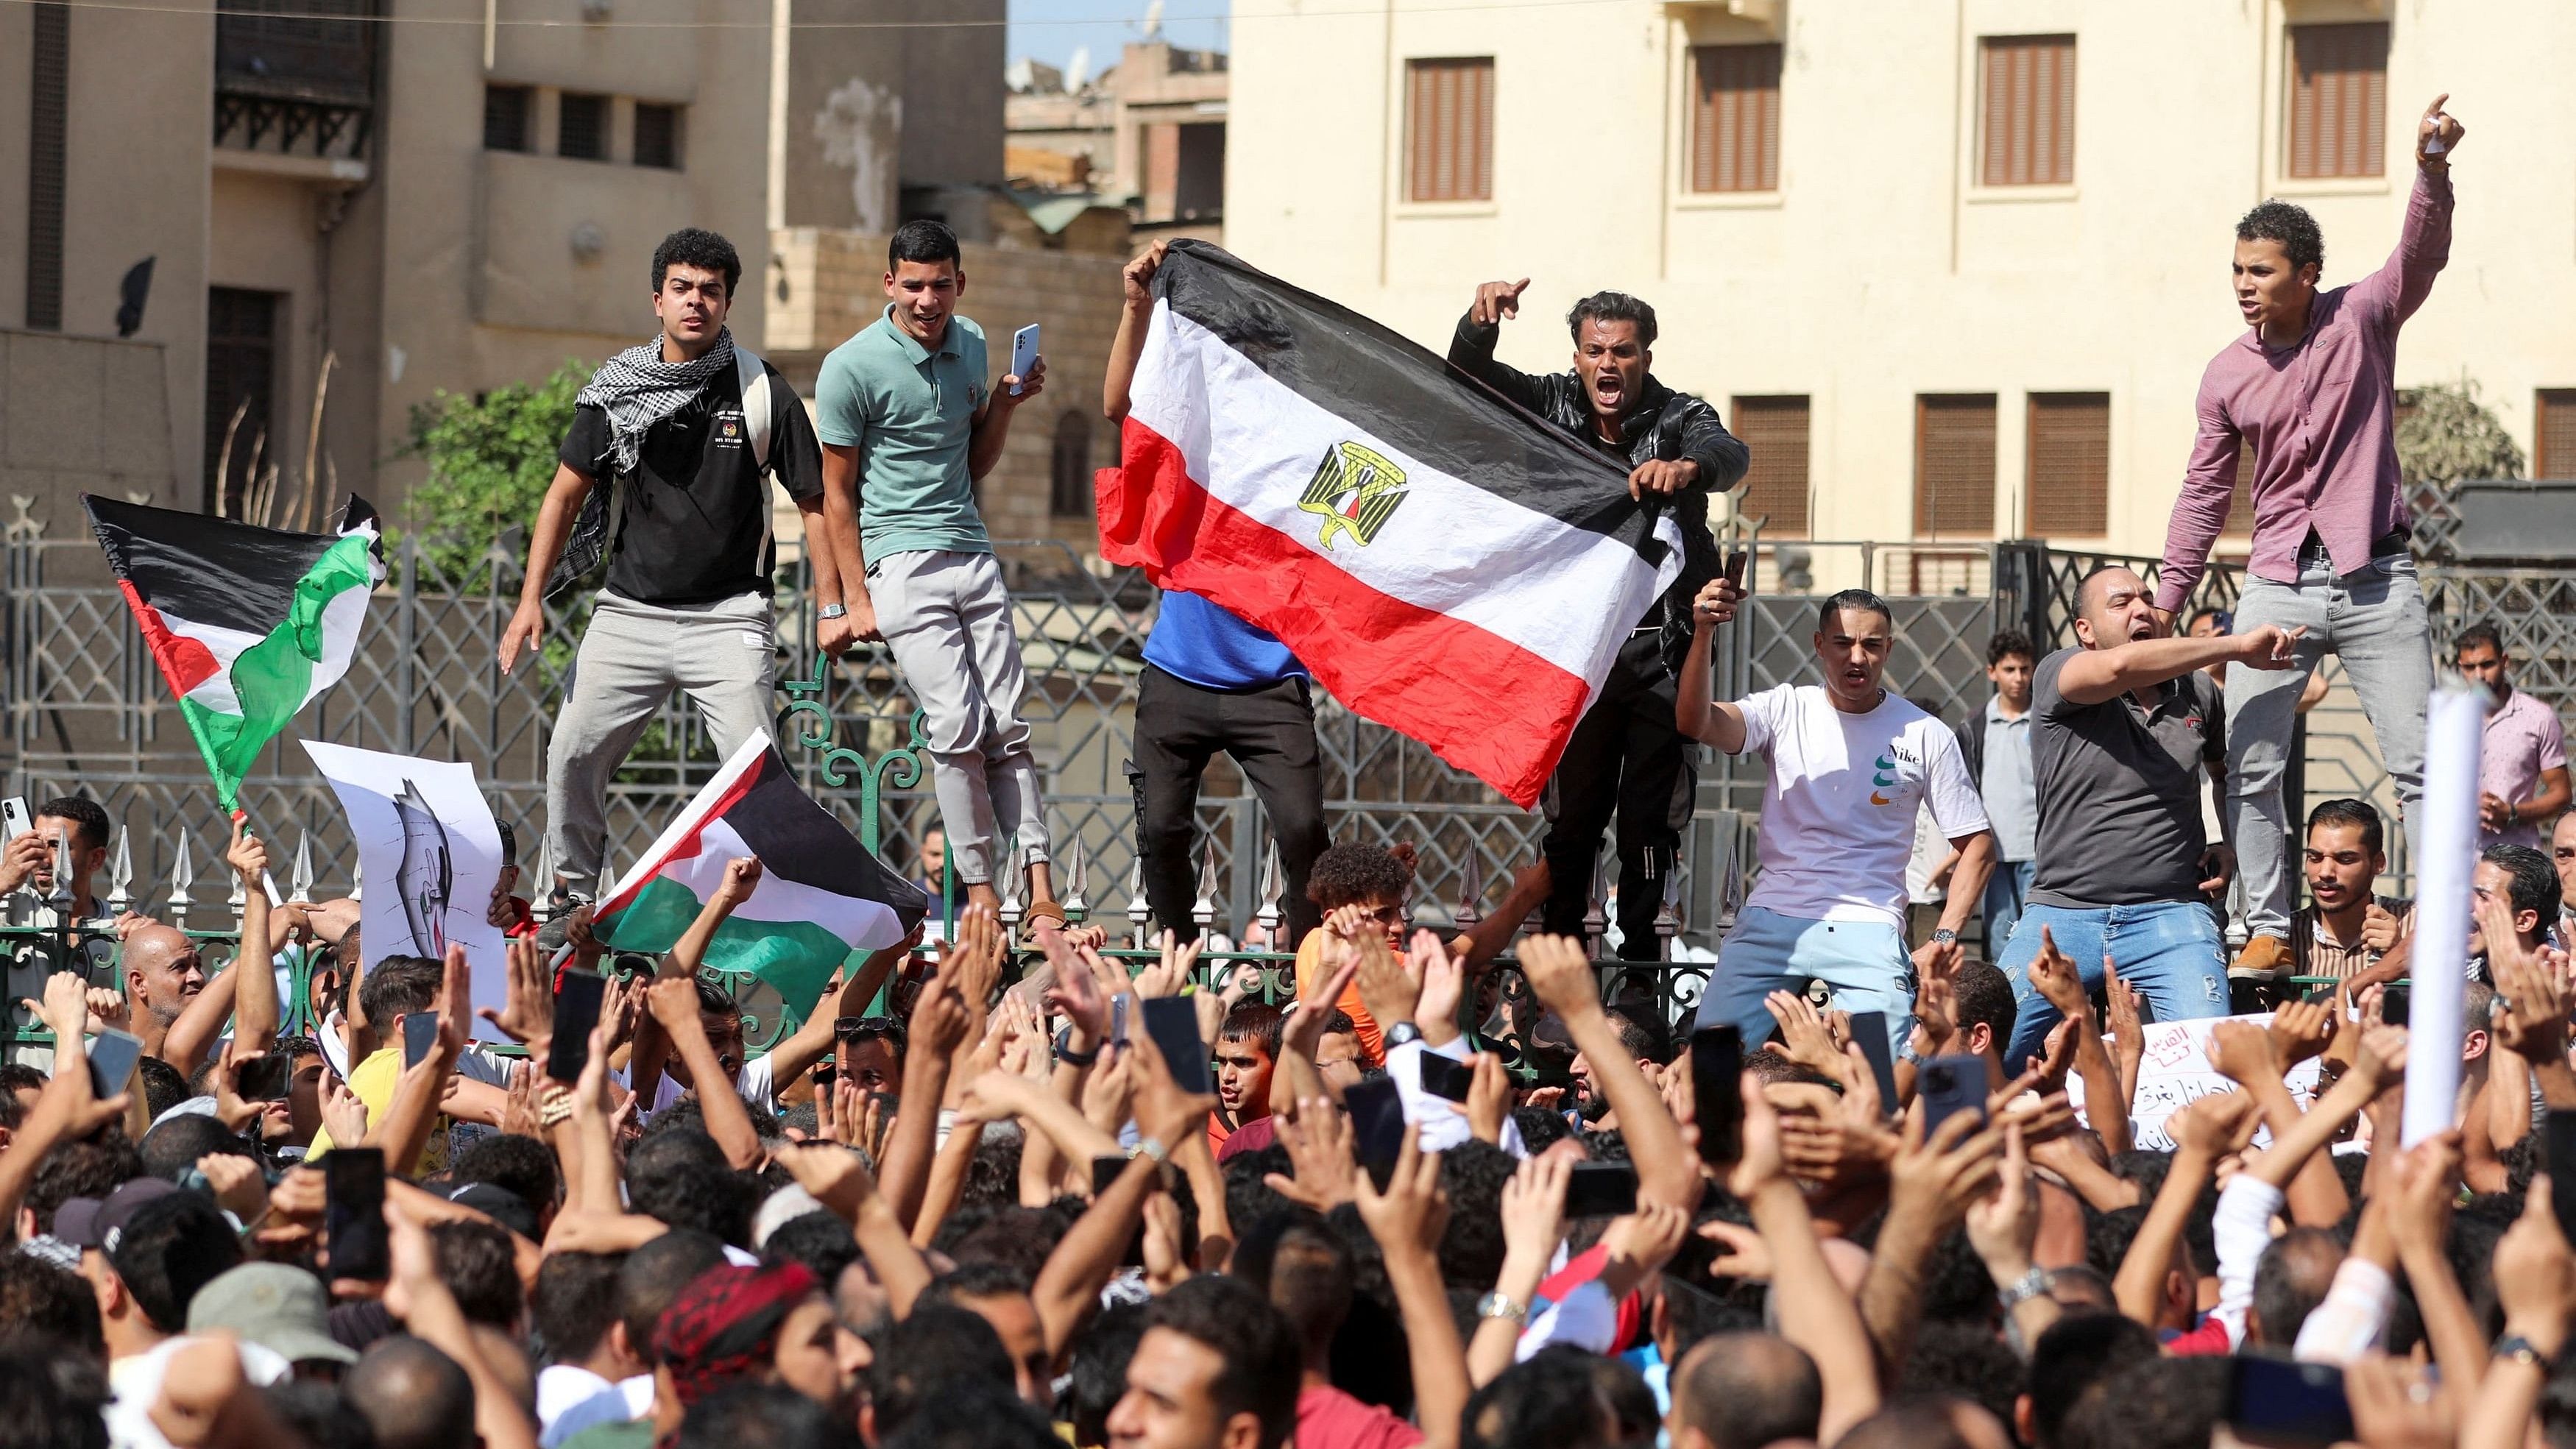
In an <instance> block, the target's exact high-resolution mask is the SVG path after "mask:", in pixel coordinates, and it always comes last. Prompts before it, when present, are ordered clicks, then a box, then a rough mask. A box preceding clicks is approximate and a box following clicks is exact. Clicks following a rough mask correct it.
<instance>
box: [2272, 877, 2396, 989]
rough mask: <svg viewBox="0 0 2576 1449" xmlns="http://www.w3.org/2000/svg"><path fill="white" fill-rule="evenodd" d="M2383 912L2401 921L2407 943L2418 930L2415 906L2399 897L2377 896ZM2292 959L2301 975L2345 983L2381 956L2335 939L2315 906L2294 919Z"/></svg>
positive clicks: (2291, 942)
mask: <svg viewBox="0 0 2576 1449" xmlns="http://www.w3.org/2000/svg"><path fill="white" fill-rule="evenodd" d="M2371 900H2372V902H2373V903H2374V904H2376V905H2377V906H2378V907H2379V908H2380V909H2381V910H2383V911H2386V912H2388V913H2389V914H2390V915H2392V916H2395V917H2396V918H2397V939H2398V940H2401V941H2403V940H2405V939H2406V938H2407V937H2408V936H2410V935H2413V934H2414V931H2415V903H2414V902H2413V901H2410V900H2405V899H2403V898H2401V897H2398V896H2373V897H2371ZM2290 959H2291V960H2292V961H2293V962H2295V963H2297V968H2298V969H2297V971H2296V973H2295V974H2297V975H2300V976H2331V977H2333V978H2334V979H2336V980H2337V981H2342V980H2345V979H2347V978H2350V977H2352V976H2356V975H2358V974H2360V972H2361V971H2362V970H2363V968H2365V967H2368V966H2370V965H2372V964H2374V963H2376V962H2377V961H2378V960H2379V953H2378V952H2377V951H2374V950H2372V949H2370V948H2369V947H2367V946H2365V945H2363V944H2361V943H2360V942H2359V941H2355V942H2353V943H2352V944H2351V945H2348V946H2347V945H2345V944H2344V943H2342V942H2340V941H2337V940H2336V939H2334V934H2333V931H2332V930H2331V928H2329V927H2328V926H2327V925H2326V923H2325V917H2324V916H2323V915H2322V914H2320V913H2319V912H2318V910H2317V908H2316V907H2315V906H2309V907H2307V908H2305V909H2304V910H2301V911H2300V912H2299V913H2298V914H2297V915H2296V916H2293V917H2291V918H2290Z"/></svg>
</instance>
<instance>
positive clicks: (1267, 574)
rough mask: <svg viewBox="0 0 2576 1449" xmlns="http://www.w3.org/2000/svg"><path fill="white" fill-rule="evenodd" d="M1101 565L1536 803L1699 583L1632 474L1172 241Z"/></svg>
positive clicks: (1300, 297)
mask: <svg viewBox="0 0 2576 1449" xmlns="http://www.w3.org/2000/svg"><path fill="white" fill-rule="evenodd" d="M1154 294H1155V295H1154V316H1153V323H1152V327H1151V330H1150V331H1148V332H1147V334H1146V338H1145V347H1144V352H1143V355H1142V357H1141V358H1140V359H1139V361H1138V363H1137V368H1136V380H1135V384H1134V387H1133V388H1132V389H1131V393H1130V396H1131V398H1132V404H1131V409H1130V411H1129V413H1128V415H1127V421H1126V426H1125V436H1124V438H1123V439H1122V443H1121V461H1120V464H1119V466H1118V467H1116V468H1111V469H1105V470H1103V471H1102V472H1101V474H1100V476H1099V479H1098V491H1099V504H1100V551H1101V554H1102V555H1103V556H1104V557H1106V558H1108V559H1109V560H1111V561H1112V562H1116V563H1122V564H1132V565H1135V566H1136V567H1138V568H1141V569H1143V570H1144V572H1145V574H1146V576H1147V577H1148V578H1150V579H1151V580H1153V582H1154V583H1156V584H1157V585H1159V586H1161V587H1163V588H1166V589H1179V590H1183V591H1185V592H1188V593H1193V594H1198V595H1201V596H1203V597H1205V598H1207V599H1209V600H1212V601H1213V602H1215V603H1217V604H1220V605H1222V606H1224V607H1225V608H1226V609H1228V610H1230V611H1231V612H1233V613H1234V614H1236V615H1238V616H1239V617H1241V618H1243V619H1246V620H1248V621H1250V622H1251V623H1253V624H1256V625H1259V626H1260V627H1261V628H1263V629H1267V630H1268V631H1270V632H1271V633H1272V634H1275V635H1277V636H1278V637H1279V639H1280V641H1281V642H1283V643H1285V644H1286V645H1288V646H1289V647H1290V648H1291V649H1293V650H1295V651H1296V654H1297V657H1298V658H1299V659H1300V660H1302V661H1303V662H1304V663H1305V665H1306V667H1307V668H1308V669H1310V670H1312V671H1313V672H1314V675H1315V678H1316V679H1317V680H1318V681H1319V682H1320V683H1322V684H1323V686H1324V687H1325V688H1326V689H1328V690H1330V691H1331V692H1332V694H1333V696H1334V698H1336V699H1339V700H1340V701H1342V702H1343V703H1344V704H1345V705H1348V706H1349V707H1350V708H1351V709H1353V710H1355V711H1357V712H1358V713H1360V714H1362V715H1364V716H1366V717H1368V718H1370V719H1373V720H1376V721H1378V722H1379V723H1381V724H1384V725H1387V726H1389V727H1391V728H1393V729H1396V730H1399V731H1401V732H1403V733H1404V734H1407V735H1410V736H1412V737H1413V738H1415V739H1417V740H1420V741H1422V742H1423V743H1424V744H1426V745H1428V746H1430V748H1431V749H1432V750H1433V751H1435V752H1436V753H1438V754H1439V756H1440V757H1441V758H1442V759H1444V760H1447V761H1448V762H1449V763H1451V764H1453V765H1456V766H1458V767H1459V768H1460V769H1463V770H1467V771H1470V772H1472V773H1474V774H1475V775H1476V776H1477V777H1478V778H1480V779H1482V780H1484V781H1485V782H1486V783H1487V784H1489V785H1492V786H1493V787H1494V788H1495V789H1496V790H1499V791H1501V792H1502V793H1503V794H1504V795H1506V796H1508V797H1510V798H1511V799H1512V800H1513V801H1515V802H1517V803H1519V804H1520V805H1522V806H1523V807H1527V806H1528V805H1530V804H1531V803H1532V802H1534V801H1535V800H1536V799H1537V798H1538V795H1539V791H1540V789H1541V787H1543V786H1544V785H1545V784H1546V783H1547V777H1548V774H1549V772H1550V771H1552V770H1553V769H1555V767H1556V761H1557V757H1558V756H1559V755H1561V754H1562V753H1564V750H1565V742H1566V739H1567V738H1568V736H1570V735H1571V734H1572V733H1573V731H1574V726H1575V722H1576V721H1578V720H1579V719H1581V718H1582V717H1583V711H1584V709H1585V707H1586V706H1587V705H1588V704H1589V703H1590V702H1591V700H1592V697H1593V696H1594V694H1595V693H1597V692H1598V691H1599V689H1600V687H1601V682H1602V680H1603V679H1604V678H1606V677H1607V676H1608V674H1609V671H1610V665H1611V662H1612V660H1613V659H1614V658H1615V657H1616V655H1617V654H1618V650H1619V646H1620V644H1621V642H1622V641H1623V640H1624V639H1625V638H1626V637H1627V635H1628V632H1629V630H1631V629H1632V628H1634V627H1635V625H1636V623H1637V620H1638V619H1639V618H1641V617H1642V616H1644V614H1645V613H1646V611H1647V609H1648V608H1649V607H1650V606H1651V605H1652V604H1653V603H1654V601H1655V599H1656V598H1657V597H1658V596H1659V595H1660V594H1661V593H1662V591H1663V590H1664V589H1665V588H1666V587H1667V586H1669V585H1670V584H1671V582H1672V580H1673V579H1674V577H1675V576H1676V574H1677V573H1678V572H1679V570H1680V566H1681V534H1680V531H1679V528H1678V527H1677V526H1676V525H1675V524H1674V523H1673V522H1672V520H1671V519H1670V518H1669V517H1668V516H1666V515H1664V514H1663V513H1662V511H1661V510H1652V509H1648V508H1645V507H1642V506H1640V505H1639V504H1637V503H1635V502H1632V501H1631V500H1630V499H1629V497H1628V494H1627V489H1626V483H1625V470H1624V469H1622V468H1619V467H1617V466H1616V465H1614V464H1613V463H1612V462H1611V461H1610V460H1608V459H1606V458H1604V457H1603V456H1601V455H1600V454H1598V453H1596V452H1594V451H1592V450H1591V449H1589V448H1587V447H1585V446H1584V445H1583V444H1581V443H1580V442H1578V441H1577V440H1575V439H1574V438H1572V437H1570V436H1568V435H1566V434H1565V433H1564V432H1562V431H1560V430H1558V429H1556V428H1553V427H1551V426H1549V425H1548V424H1547V423H1546V422H1545V421H1544V420H1543V419H1540V418H1538V417H1536V416H1534V415H1532V414H1530V413H1528V412H1526V411H1524V410H1522V409H1520V408H1518V407H1515V406H1513V405H1512V404H1511V403H1509V402H1506V401H1505V400H1504V399H1502V398H1501V397H1499V396H1497V395H1496V394H1494V393H1493V392H1492V391H1490V390H1489V389H1487V388H1485V387H1483V386H1482V385H1481V384H1478V383H1476V382H1475V381H1473V380H1471V379H1469V378H1467V377H1465V376H1464V375H1462V374H1460V373H1459V372H1457V371H1455V370H1454V369H1451V368H1450V367H1449V366H1448V364H1447V363H1446V362H1445V361H1443V360H1442V359H1441V358H1440V357H1438V356H1436V355H1435V354H1433V353H1431V352H1429V351H1427V350H1425V349H1424V348H1422V347H1420V346H1418V345H1416V344H1414V343H1412V342H1409V341H1407V340H1405V339H1404V338H1402V337H1400V336H1398V335H1396V334H1395V333H1394V332H1391V331H1389V330H1388V329H1386V328H1384V327H1381V326H1379V325H1378V324H1376V323H1374V322H1372V321H1370V320H1368V319H1367V318H1365V317H1362V316H1360V315H1358V314H1357V313H1355V312H1352V311H1350V310H1349V309H1347V308H1344V307H1341V306H1338V305H1336V304H1334V303H1332V302H1329V301H1326V300H1325V299H1323V298H1321V297H1317V296H1315V295H1313V294H1312V293H1308V292H1303V291H1300V290H1298V289H1297V288H1295V287H1291V286H1289V285H1287V284H1286V283H1284V282H1281V281H1279V280H1278V279H1276V278H1274V277H1268V276H1264V275H1263V274H1261V273H1260V272H1257V271H1254V270H1253V269H1252V268H1250V267H1248V266H1246V265H1244V264H1243V263H1242V262H1241V261H1239V260H1237V259H1235V258H1234V257H1232V256H1230V255H1228V254H1227V253H1225V252H1224V251H1222V250H1219V249H1218V248H1216V247H1213V246H1209V245H1206V244H1205V243H1201V242H1192V241H1178V242H1174V243H1173V244H1172V246H1171V250H1170V251H1169V252H1168V253H1167V254H1166V256H1165V258H1164V261H1163V265H1162V267H1161V269H1160V270H1159V271H1158V272H1157V273H1156V275H1155V278H1154Z"/></svg>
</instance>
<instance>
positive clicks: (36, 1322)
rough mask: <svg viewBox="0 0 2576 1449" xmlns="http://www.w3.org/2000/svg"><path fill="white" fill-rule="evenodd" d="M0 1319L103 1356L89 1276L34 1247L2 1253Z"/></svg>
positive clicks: (104, 1358) (12, 1327) (102, 1334)
mask: <svg viewBox="0 0 2576 1449" xmlns="http://www.w3.org/2000/svg"><path fill="white" fill-rule="evenodd" d="M0 1323H5V1324H7V1325H9V1327H8V1331H9V1332H11V1333H32V1334H34V1335H36V1336H37V1337H39V1338H42V1339H44V1340H45V1341H46V1342H48V1343H52V1344H57V1345H60V1346H63V1347H68V1348H75V1349H78V1350H80V1351H81V1352H83V1353H85V1354H88V1355H90V1356H91V1357H93V1358H95V1359H97V1360H98V1361H99V1362H100V1363H102V1364H103V1363H105V1362H107V1337H106V1332H105V1330H104V1329H103V1328H102V1327H101V1325H100V1323H99V1318H98V1295H97V1294H96V1293H94V1292H92V1291H91V1290H90V1286H89V1283H88V1280H86V1279H84V1278H82V1277H81V1275H79V1274H78V1273H75V1272H72V1271H71V1270H70V1269H68V1268H57V1267H55V1266H54V1265H53V1264H51V1263H48V1262H46V1261H45V1260H44V1259H42V1258H39V1257H37V1256H35V1255H34V1254H32V1253H0ZM0 1422H5V1421H0Z"/></svg>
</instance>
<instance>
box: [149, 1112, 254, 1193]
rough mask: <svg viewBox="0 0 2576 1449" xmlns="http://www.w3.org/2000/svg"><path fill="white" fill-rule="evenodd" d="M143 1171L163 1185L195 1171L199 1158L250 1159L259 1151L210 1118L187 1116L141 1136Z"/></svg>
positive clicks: (189, 1114) (177, 1118) (194, 1114)
mask: <svg viewBox="0 0 2576 1449" xmlns="http://www.w3.org/2000/svg"><path fill="white" fill-rule="evenodd" d="M142 1152H143V1170H144V1171H145V1172H147V1173H150V1174H151V1175H152V1176H154V1177H157V1178H160V1179H161V1180H162V1181H164V1182H177V1181H179V1180H180V1179H181V1178H183V1177H186V1176H187V1175H188V1173H189V1171H190V1170H191V1169H193V1168H194V1167H196V1165H197V1159H198V1158H200V1157H211V1156H218V1155H220V1156H225V1157H252V1158H255V1157H257V1156H259V1150H258V1149H257V1148H255V1147H253V1146H251V1145H250V1140H249V1139H248V1138H245V1137H243V1136H241V1135H240V1134H238V1133H236V1132H234V1131H233V1130H232V1129H231V1128H229V1127H226V1126H225V1125H224V1124H223V1123H221V1122H218V1121H216V1120H215V1119H214V1118H213V1117H211V1116H205V1115H202V1114H199V1113H195V1112H189V1113H186V1114H184V1115H181V1116H177V1117H173V1118H171V1119H170V1120H169V1121H167V1122H164V1123H162V1124H161V1125H160V1126H158V1127H155V1128H153V1129H152V1130H151V1131H149V1132H146V1133H144V1134H143V1147H142Z"/></svg>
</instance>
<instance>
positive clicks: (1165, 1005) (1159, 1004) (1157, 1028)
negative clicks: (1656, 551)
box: [1145, 996, 1208, 1096]
mask: <svg viewBox="0 0 2576 1449" xmlns="http://www.w3.org/2000/svg"><path fill="white" fill-rule="evenodd" d="M1145 1034H1146V1035H1147V1036H1150V1037H1152V1038H1153V1039H1154V1047H1155V1049H1156V1050H1157V1051H1160V1052H1161V1053H1162V1054H1163V1064H1164V1065H1165V1066H1168V1067H1170V1068H1171V1069H1172V1080H1173V1081H1174V1082H1176V1083H1178V1084H1179V1086H1180V1089H1181V1090H1182V1091H1184V1092H1188V1093H1190V1094H1192V1095H1194V1096H1195V1095H1200V1094H1203V1093H1205V1092H1206V1091H1207V1090H1208V1049H1207V1043H1206V1042H1203V1041H1201V1040H1199V1009H1198V1008H1197V1007H1195V1006H1193V1005H1191V1004H1190V999H1189V998H1188V997H1186V996H1157V997H1155V998H1154V999H1153V1000H1151V1001H1148V1002H1146V1003H1145Z"/></svg>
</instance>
